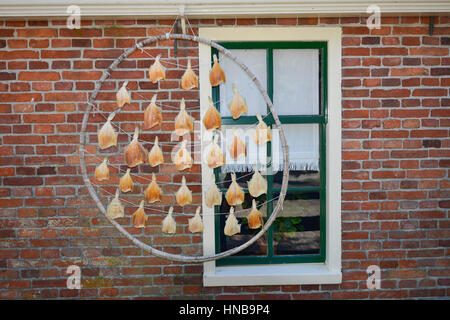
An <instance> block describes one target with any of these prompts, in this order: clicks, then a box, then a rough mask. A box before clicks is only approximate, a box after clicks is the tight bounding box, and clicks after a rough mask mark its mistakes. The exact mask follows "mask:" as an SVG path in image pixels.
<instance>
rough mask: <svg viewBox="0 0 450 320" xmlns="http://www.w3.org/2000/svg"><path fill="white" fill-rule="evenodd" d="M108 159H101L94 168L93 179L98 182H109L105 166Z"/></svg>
mask: <svg viewBox="0 0 450 320" xmlns="http://www.w3.org/2000/svg"><path fill="white" fill-rule="evenodd" d="M107 162H108V158H105V159H103V162H102V163H100V164H99V165H98V166H97V168H95V172H94V177H95V179H97V180H98V181H103V180H109V168H108V165H107Z"/></svg>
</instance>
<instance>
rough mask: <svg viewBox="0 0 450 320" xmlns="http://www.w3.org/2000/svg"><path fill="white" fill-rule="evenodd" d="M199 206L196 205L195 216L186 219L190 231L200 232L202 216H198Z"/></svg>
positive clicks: (201, 229)
mask: <svg viewBox="0 0 450 320" xmlns="http://www.w3.org/2000/svg"><path fill="white" fill-rule="evenodd" d="M200 209H201V207H197V211H196V212H195V216H194V217H193V218H190V219H189V220H188V223H189V231H190V232H192V233H196V232H202V231H203V222H202V217H201V216H200Z"/></svg>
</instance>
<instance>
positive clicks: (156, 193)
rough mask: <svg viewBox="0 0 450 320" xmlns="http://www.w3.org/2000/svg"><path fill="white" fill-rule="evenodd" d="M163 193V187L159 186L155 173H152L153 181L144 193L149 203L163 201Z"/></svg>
mask: <svg viewBox="0 0 450 320" xmlns="http://www.w3.org/2000/svg"><path fill="white" fill-rule="evenodd" d="M162 195H163V192H162V190H161V188H160V187H159V186H158V183H157V182H156V177H155V174H154V173H152V182H150V184H149V185H148V187H147V189H146V190H145V193H144V196H145V201H147V202H148V203H154V202H156V201H161V199H162Z"/></svg>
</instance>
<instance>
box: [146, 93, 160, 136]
mask: <svg viewBox="0 0 450 320" xmlns="http://www.w3.org/2000/svg"><path fill="white" fill-rule="evenodd" d="M156 98H157V95H156V94H155V95H153V97H152V100H151V101H150V104H149V105H148V106H147V108H146V109H145V112H144V125H143V126H142V128H143V129H144V130H150V129H152V128H154V127H156V126H159V125H161V123H162V111H161V108H160V107H158V106H157V105H156Z"/></svg>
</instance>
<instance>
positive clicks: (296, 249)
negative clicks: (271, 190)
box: [273, 192, 320, 255]
mask: <svg viewBox="0 0 450 320" xmlns="http://www.w3.org/2000/svg"><path fill="white" fill-rule="evenodd" d="M276 197H278V194H277V195H276ZM273 228H274V233H273V248H274V254H275V255H292V254H319V253H320V193H319V192H311V193H304V194H292V193H289V192H288V194H287V195H286V198H285V200H284V203H283V211H282V212H281V213H280V216H279V217H278V218H277V219H276V220H275V221H274V223H273Z"/></svg>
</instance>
